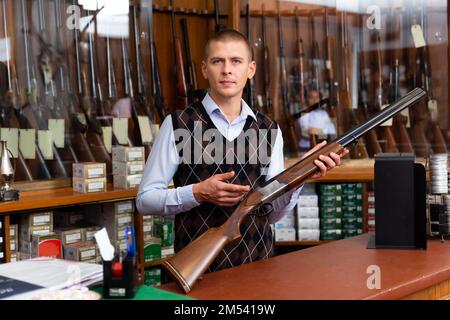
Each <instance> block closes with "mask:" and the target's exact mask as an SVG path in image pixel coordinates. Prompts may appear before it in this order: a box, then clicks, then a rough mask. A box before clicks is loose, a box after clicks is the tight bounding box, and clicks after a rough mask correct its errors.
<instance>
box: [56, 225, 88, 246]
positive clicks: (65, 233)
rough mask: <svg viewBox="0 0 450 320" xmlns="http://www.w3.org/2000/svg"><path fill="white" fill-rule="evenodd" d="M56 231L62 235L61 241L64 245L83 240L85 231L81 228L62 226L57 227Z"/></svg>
mask: <svg viewBox="0 0 450 320" xmlns="http://www.w3.org/2000/svg"><path fill="white" fill-rule="evenodd" d="M55 232H56V234H58V235H59V236H60V237H61V242H62V244H63V245H68V244H72V243H76V242H80V241H83V231H82V229H80V228H73V227H67V228H60V229H55Z"/></svg>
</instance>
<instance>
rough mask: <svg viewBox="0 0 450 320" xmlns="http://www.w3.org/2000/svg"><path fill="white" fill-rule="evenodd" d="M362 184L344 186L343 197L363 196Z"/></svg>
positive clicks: (345, 184) (346, 184)
mask: <svg viewBox="0 0 450 320" xmlns="http://www.w3.org/2000/svg"><path fill="white" fill-rule="evenodd" d="M362 191H363V185H362V183H344V184H342V195H346V194H348V195H353V194H362Z"/></svg>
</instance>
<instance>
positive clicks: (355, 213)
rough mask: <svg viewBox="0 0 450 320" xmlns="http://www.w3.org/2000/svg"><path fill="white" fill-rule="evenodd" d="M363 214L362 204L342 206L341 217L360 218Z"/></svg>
mask: <svg viewBox="0 0 450 320" xmlns="http://www.w3.org/2000/svg"><path fill="white" fill-rule="evenodd" d="M362 215H363V208H362V206H344V207H342V218H361V217H362Z"/></svg>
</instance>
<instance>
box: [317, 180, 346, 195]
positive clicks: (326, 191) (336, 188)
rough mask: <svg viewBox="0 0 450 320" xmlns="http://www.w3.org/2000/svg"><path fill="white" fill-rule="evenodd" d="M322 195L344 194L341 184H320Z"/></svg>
mask: <svg viewBox="0 0 450 320" xmlns="http://www.w3.org/2000/svg"><path fill="white" fill-rule="evenodd" d="M319 190H320V195H321V196H340V195H342V185H341V184H339V183H338V184H320V186H319Z"/></svg>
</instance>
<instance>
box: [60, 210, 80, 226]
mask: <svg viewBox="0 0 450 320" xmlns="http://www.w3.org/2000/svg"><path fill="white" fill-rule="evenodd" d="M53 220H54V227H55V228H66V227H80V226H82V225H84V224H85V223H86V220H85V214H84V211H82V210H76V211H65V212H54V214H53Z"/></svg>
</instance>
